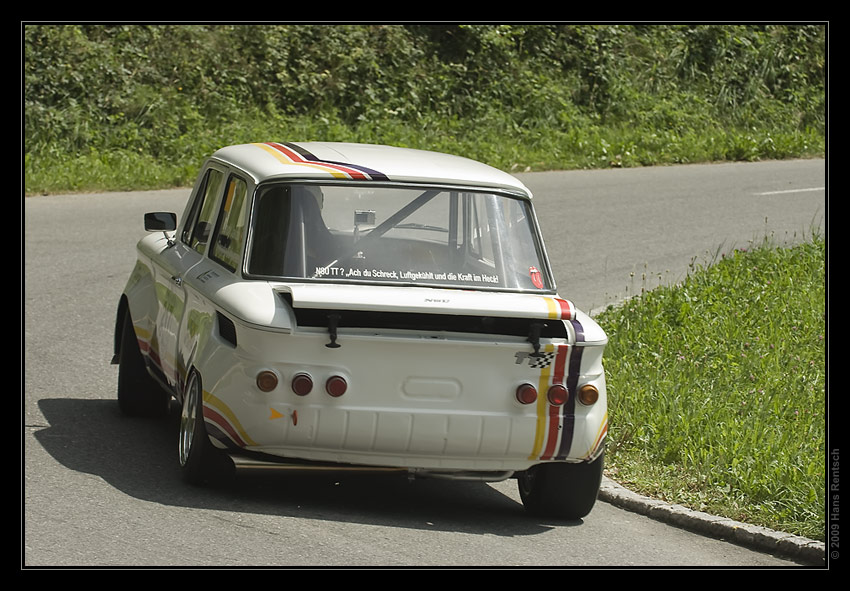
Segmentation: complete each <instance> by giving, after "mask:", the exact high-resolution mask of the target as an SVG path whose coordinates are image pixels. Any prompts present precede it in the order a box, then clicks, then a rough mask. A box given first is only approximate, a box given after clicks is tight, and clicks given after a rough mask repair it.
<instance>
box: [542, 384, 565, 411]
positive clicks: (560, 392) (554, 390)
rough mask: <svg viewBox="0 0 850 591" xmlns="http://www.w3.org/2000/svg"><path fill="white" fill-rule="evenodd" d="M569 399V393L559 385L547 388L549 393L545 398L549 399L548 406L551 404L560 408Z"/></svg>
mask: <svg viewBox="0 0 850 591" xmlns="http://www.w3.org/2000/svg"><path fill="white" fill-rule="evenodd" d="M569 397H570V393H569V392H568V391H567V389H566V388H565V387H564V386H562V385H561V384H555V385H554V386H552V387H551V388H549V391H548V392H547V393H546V398H548V399H549V404H553V405H555V406H561V405H562V404H564V403H565V402H566V401H567V398H569Z"/></svg>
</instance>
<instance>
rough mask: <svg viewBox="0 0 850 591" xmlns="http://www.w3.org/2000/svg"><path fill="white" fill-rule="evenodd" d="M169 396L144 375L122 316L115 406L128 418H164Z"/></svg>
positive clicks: (136, 345)
mask: <svg viewBox="0 0 850 591" xmlns="http://www.w3.org/2000/svg"><path fill="white" fill-rule="evenodd" d="M170 403H171V395H170V394H169V393H168V392H166V391H165V390H164V389H163V388H162V387H161V386H160V385H159V383H157V381H156V380H154V379H153V378H152V377H151V376H150V374H149V373H148V370H147V367H145V360H144V359H143V358H142V352H141V351H140V350H139V342H138V341H137V340H136V333H135V332H134V331H133V322H132V320H131V319H130V313H129V312H127V313H125V314H124V322H123V326H122V328H121V350H120V351H119V353H118V406H119V407H120V408H121V412H123V413H124V414H125V415H128V416H131V417H164V416H166V415H167V414H168V408H169V406H170Z"/></svg>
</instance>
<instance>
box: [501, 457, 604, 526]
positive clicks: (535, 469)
mask: <svg viewBox="0 0 850 591" xmlns="http://www.w3.org/2000/svg"><path fill="white" fill-rule="evenodd" d="M604 464H605V461H604V454H603V455H601V456H599V457H598V458H597V459H596V460H594V461H593V462H582V463H581V464H567V463H561V462H553V463H546V464H538V465H536V466H532V467H531V468H529V469H528V470H526V471H524V472H522V473H520V474H519V475H518V477H517V484H518V485H519V494H520V498H521V499H522V504H523V505H524V506H525V509H526V511H528V512H529V513H530V514H532V515H535V516H537V517H547V518H558V519H569V520H577V519H581V518H583V517H585V516H587V514H588V513H590V511H591V509H593V505H594V504H595V503H596V497H597V496H598V495H599V486H600V484H601V483H602V469H603V467H604Z"/></svg>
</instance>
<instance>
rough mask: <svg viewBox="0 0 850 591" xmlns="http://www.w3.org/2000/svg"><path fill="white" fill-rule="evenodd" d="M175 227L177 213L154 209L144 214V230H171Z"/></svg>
mask: <svg viewBox="0 0 850 591" xmlns="http://www.w3.org/2000/svg"><path fill="white" fill-rule="evenodd" d="M176 229H177V214H174V213H170V212H165V211H155V212H152V213H146V214H145V230H147V231H148V232H173V231H174V230H176Z"/></svg>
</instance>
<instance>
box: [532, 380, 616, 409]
mask: <svg viewBox="0 0 850 591" xmlns="http://www.w3.org/2000/svg"><path fill="white" fill-rule="evenodd" d="M569 398H570V393H569V391H568V390H567V388H566V387H565V386H563V385H562V384H555V385H553V386H550V387H549V390H548V391H547V392H546V399H547V400H548V401H549V404H552V405H553V406H561V405H562V404H565V403H566V402H567V400H569ZM516 399H517V400H518V401H519V402H520V404H533V403H534V402H536V401H537V388H535V387H534V386H532V385H531V384H522V385H520V386H519V387H518V388H517V389H516ZM597 400H599V390H597V389H596V386H594V385H593V384H585V385H584V386H582V387H581V388H579V391H578V401H579V402H581V403H582V404H584V405H586V406H590V405H592V404H595V403H596V401H597Z"/></svg>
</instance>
